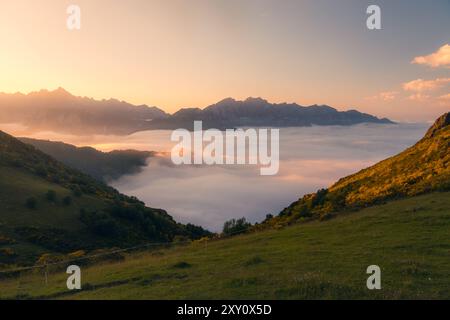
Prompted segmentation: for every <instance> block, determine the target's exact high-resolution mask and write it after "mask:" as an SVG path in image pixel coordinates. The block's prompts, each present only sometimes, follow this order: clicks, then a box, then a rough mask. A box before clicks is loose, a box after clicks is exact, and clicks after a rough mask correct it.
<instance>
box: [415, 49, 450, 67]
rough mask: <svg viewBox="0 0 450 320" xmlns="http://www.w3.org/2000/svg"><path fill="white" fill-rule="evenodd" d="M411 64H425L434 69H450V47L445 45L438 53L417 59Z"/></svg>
mask: <svg viewBox="0 0 450 320" xmlns="http://www.w3.org/2000/svg"><path fill="white" fill-rule="evenodd" d="M411 63H414V64H424V65H427V66H430V67H432V68H438V67H444V68H450V45H449V44H445V45H443V46H442V47H441V48H439V50H438V51H436V52H434V53H432V54H429V55H427V56H419V57H415V58H414V60H413V61H412V62H411Z"/></svg>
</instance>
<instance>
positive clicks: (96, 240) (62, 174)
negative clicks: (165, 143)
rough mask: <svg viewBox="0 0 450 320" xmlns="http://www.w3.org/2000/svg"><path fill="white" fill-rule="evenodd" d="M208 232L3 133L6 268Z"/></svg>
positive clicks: (1, 231) (2, 257)
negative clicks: (48, 256) (50, 256)
mask: <svg viewBox="0 0 450 320" xmlns="http://www.w3.org/2000/svg"><path fill="white" fill-rule="evenodd" d="M205 234H208V232H206V231H205V230H203V229H202V228H200V227H195V226H193V225H182V224H179V223H176V222H175V221H174V220H173V218H172V217H171V216H170V215H168V214H167V213H166V212H165V211H164V210H161V209H153V208H148V207H146V206H145V205H144V204H143V203H142V202H140V201H139V200H138V199H136V198H134V197H128V196H125V195H123V194H120V193H119V192H118V191H116V190H115V189H113V188H111V187H109V186H107V185H106V184H104V183H102V182H99V181H97V180H95V179H94V178H91V177H90V176H88V175H85V174H83V173H81V172H79V171H77V170H75V169H71V168H68V167H66V166H65V165H63V164H62V163H60V162H58V161H56V160H54V159H53V158H51V157H50V156H48V155H46V154H44V153H42V152H41V151H38V150H37V149H35V148H34V147H32V146H30V145H27V144H24V143H22V142H20V141H19V140H17V139H15V138H13V137H11V136H9V135H7V134H5V133H3V132H1V131H0V239H3V240H0V264H1V263H7V264H10V263H29V262H31V261H35V260H36V259H37V257H38V256H39V254H40V253H43V252H55V253H64V254H66V253H70V252H72V251H75V250H80V249H84V250H94V249H98V248H105V247H112V246H114V247H123V246H130V245H135V244H141V243H145V242H148V241H159V242H171V241H172V240H174V238H176V237H181V238H197V237H201V236H203V235H205Z"/></svg>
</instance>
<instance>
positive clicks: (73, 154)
mask: <svg viewBox="0 0 450 320" xmlns="http://www.w3.org/2000/svg"><path fill="white" fill-rule="evenodd" d="M20 141H22V142H24V143H27V144H30V145H32V146H34V147H35V148H37V149H39V150H41V151H42V152H44V153H45V154H48V155H49V156H51V157H53V158H54V159H56V160H58V161H60V162H62V163H64V164H65V165H67V166H69V167H71V168H75V169H77V170H79V171H81V172H83V173H86V174H88V175H90V176H91V177H93V178H96V179H97V180H101V181H105V182H108V181H110V180H114V179H118V178H119V177H121V176H123V175H125V174H133V173H137V172H139V171H140V169H141V168H142V167H143V166H145V165H146V163H147V158H149V157H151V156H153V155H154V153H153V152H148V151H136V150H115V151H111V152H101V151H98V150H95V149H94V148H91V147H80V148H78V147H75V146H73V145H70V144H67V143H63V142H55V141H47V140H37V139H30V138H20Z"/></svg>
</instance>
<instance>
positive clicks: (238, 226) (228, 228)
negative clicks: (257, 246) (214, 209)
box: [223, 218, 252, 236]
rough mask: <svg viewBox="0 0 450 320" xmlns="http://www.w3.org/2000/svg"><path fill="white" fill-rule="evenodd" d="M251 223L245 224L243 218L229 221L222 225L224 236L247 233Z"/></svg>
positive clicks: (245, 221)
mask: <svg viewBox="0 0 450 320" xmlns="http://www.w3.org/2000/svg"><path fill="white" fill-rule="evenodd" d="M251 226H252V225H251V223H249V222H247V220H246V219H245V218H241V219H237V220H236V219H231V220H229V221H227V222H225V224H224V225H223V234H224V235H227V236H228V235H233V234H239V233H243V232H245V231H247V230H248V229H249V228H250V227H251Z"/></svg>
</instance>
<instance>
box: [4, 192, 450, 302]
mask: <svg viewBox="0 0 450 320" xmlns="http://www.w3.org/2000/svg"><path fill="white" fill-rule="evenodd" d="M370 265H378V266H379V267H380V268H381V283H382V289H381V290H368V289H367V287H366V281H367V278H368V277H369V275H368V274H366V270H367V267H368V266H370ZM66 267H67V265H64V266H60V267H59V268H56V267H50V268H49V269H48V274H47V280H46V279H45V273H44V270H43V269H39V270H34V271H27V272H23V273H22V274H21V275H20V276H16V277H12V278H7V279H2V280H0V298H1V299H17V298H19V299H449V298H450V193H448V192H447V193H433V194H429V195H423V196H418V197H413V198H410V199H406V200H398V201H394V202H390V203H387V204H383V205H379V206H375V207H371V208H367V209H363V210H361V211H358V212H348V213H344V214H341V215H340V216H338V217H336V218H333V219H331V220H327V221H322V222H320V221H312V222H305V223H300V224H296V225H293V226H290V227H286V228H283V229H280V230H264V231H260V232H255V233H251V234H246V235H241V236H236V237H232V238H229V239H222V240H210V241H208V242H205V241H197V242H192V243H190V244H180V245H175V246H172V247H170V248H153V249H151V250H150V249H148V250H146V251H139V252H129V253H126V254H123V259H120V260H117V261H115V262H103V263H98V264H91V265H81V270H82V290H81V291H69V290H68V289H67V287H66V280H67V277H68V275H67V274H66V273H65V268H66Z"/></svg>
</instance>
